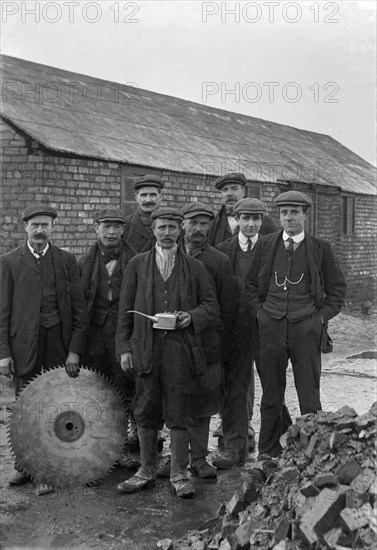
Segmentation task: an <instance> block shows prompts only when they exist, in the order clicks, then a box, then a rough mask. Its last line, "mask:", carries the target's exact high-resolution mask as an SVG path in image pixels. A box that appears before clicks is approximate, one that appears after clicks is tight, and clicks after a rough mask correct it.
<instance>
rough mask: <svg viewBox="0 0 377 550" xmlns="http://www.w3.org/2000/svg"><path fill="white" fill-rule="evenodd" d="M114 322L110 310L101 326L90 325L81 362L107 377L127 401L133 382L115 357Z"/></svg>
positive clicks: (130, 374) (130, 375)
mask: <svg viewBox="0 0 377 550" xmlns="http://www.w3.org/2000/svg"><path fill="white" fill-rule="evenodd" d="M116 324H117V316H115V315H113V314H112V313H111V312H110V313H109V315H108V316H107V318H106V321H105V323H104V325H103V326H102V327H97V326H95V325H93V324H91V325H90V328H89V333H88V339H87V342H86V350H85V355H84V358H83V364H84V365H85V366H88V367H90V368H92V369H95V370H97V371H98V372H100V373H102V374H104V375H105V376H106V377H107V378H109V380H111V381H112V382H113V384H114V385H115V386H116V387H117V388H118V390H119V392H120V393H121V395H122V397H123V398H124V399H125V400H126V402H129V401H130V400H131V399H132V397H133V394H134V389H135V383H134V378H133V375H132V373H128V372H127V373H125V372H124V371H123V370H122V368H121V366H120V363H119V362H118V360H117V357H116V353H115V332H116Z"/></svg>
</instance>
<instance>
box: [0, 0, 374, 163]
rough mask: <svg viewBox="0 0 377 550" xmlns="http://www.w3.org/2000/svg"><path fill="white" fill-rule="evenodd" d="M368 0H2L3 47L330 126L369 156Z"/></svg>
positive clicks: (191, 96) (283, 118)
mask: <svg viewBox="0 0 377 550" xmlns="http://www.w3.org/2000/svg"><path fill="white" fill-rule="evenodd" d="M376 4H377V3H376V2H375V1H374V0H366V1H352V0H341V1H339V0H338V1H337V2H328V1H314V0H299V1H296V2H291V1H256V2H252V1H250V2H249V1H242V2H208V1H201V0H192V1H185V0H182V1H177V0H174V1H173V0H170V1H169V0H168V1H159V0H153V1H136V2H126V1H115V0H102V1H97V2H92V1H89V0H62V1H56V2H54V1H48V0H43V1H39V2H35V1H33V0H25V1H18V0H15V1H13V0H12V1H7V0H3V1H2V4H1V11H2V13H1V31H2V39H1V49H2V53H3V54H6V55H11V56H14V57H19V58H22V59H27V60H30V61H34V62H36V63H41V64H45V65H51V66H54V67H59V68H62V69H66V70H69V71H72V72H78V73H81V74H85V75H91V76H95V77H97V78H103V79H105V80H111V81H115V82H119V83H122V84H131V85H132V86H134V87H135V89H137V88H143V89H147V90H151V91H154V92H158V93H162V94H166V95H170V96H176V97H180V98H183V99H188V100H191V101H195V102H197V103H204V104H206V105H208V106H211V107H216V108H219V109H224V110H227V111H234V112H239V113H243V114H245V115H250V116H253V117H257V118H262V119H266V120H270V121H273V122H278V123H281V124H286V125H289V126H294V127H296V128H301V129H305V130H309V131H313V132H318V133H322V134H328V135H330V136H331V137H333V138H334V139H336V140H338V141H340V142H341V143H342V144H343V145H345V146H346V147H348V148H349V149H351V150H353V151H354V152H355V153H357V154H358V155H360V156H361V157H362V158H364V159H365V160H367V161H368V162H370V163H372V164H374V165H376V151H377V147H376Z"/></svg>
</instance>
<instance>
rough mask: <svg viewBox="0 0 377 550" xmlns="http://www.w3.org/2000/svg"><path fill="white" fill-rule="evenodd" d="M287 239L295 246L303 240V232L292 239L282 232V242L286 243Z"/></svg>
mask: <svg viewBox="0 0 377 550" xmlns="http://www.w3.org/2000/svg"><path fill="white" fill-rule="evenodd" d="M289 238H292V239H293V242H295V243H296V244H298V243H301V242H302V241H303V240H304V239H305V231H302V232H301V233H299V234H298V235H293V237H291V236H290V235H288V233H286V232H285V231H283V241H286V240H287V239H289Z"/></svg>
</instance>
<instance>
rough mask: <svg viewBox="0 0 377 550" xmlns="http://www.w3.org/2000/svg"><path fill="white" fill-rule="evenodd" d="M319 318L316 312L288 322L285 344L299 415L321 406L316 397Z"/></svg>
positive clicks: (319, 354) (320, 327)
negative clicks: (302, 318) (286, 341)
mask: <svg viewBox="0 0 377 550" xmlns="http://www.w3.org/2000/svg"><path fill="white" fill-rule="evenodd" d="M321 329H322V321H321V318H320V317H319V316H318V315H312V316H311V317H309V318H308V319H304V320H303V321H299V322H297V323H288V347H289V355H290V358H291V362H292V369H293V375H294V380H295V386H296V391H297V395H298V400H299V404H300V412H301V414H307V413H316V412H317V411H320V410H321V409H322V406H321V400H320V378H321V351H320V338H321Z"/></svg>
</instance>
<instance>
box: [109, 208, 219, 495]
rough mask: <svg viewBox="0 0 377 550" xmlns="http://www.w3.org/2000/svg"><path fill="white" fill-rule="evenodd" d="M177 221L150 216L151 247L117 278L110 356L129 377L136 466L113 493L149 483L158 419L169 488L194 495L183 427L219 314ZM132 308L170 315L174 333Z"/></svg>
mask: <svg viewBox="0 0 377 550" xmlns="http://www.w3.org/2000/svg"><path fill="white" fill-rule="evenodd" d="M181 223H182V214H181V213H180V212H179V211H178V210H175V209H173V208H167V207H165V208H158V209H157V210H155V211H154V212H153V213H152V229H153V232H154V234H155V236H156V245H155V247H154V248H153V249H152V250H150V251H148V252H144V253H143V254H138V255H137V256H135V257H134V258H132V259H131V261H130V262H129V264H128V266H127V269H126V272H125V275H124V279H123V284H122V290H121V296H120V305H119V320H118V328H117V352H118V354H119V355H120V358H121V365H122V368H123V369H124V370H127V369H131V370H132V371H133V372H134V373H135V379H136V395H135V399H134V414H135V419H136V422H137V426H138V434H139V441H140V456H141V467H140V469H139V470H138V471H137V473H136V474H135V475H134V476H133V477H131V478H130V479H128V480H126V481H124V482H122V483H121V484H120V485H119V486H118V490H119V491H120V492H126V493H132V492H135V491H138V490H140V489H142V488H144V487H147V486H148V485H151V484H153V483H154V482H155V479H156V470H157V454H156V442H157V430H158V429H161V427H162V425H163V419H165V423H166V426H167V427H168V428H169V429H170V439H171V473H170V482H171V484H172V487H173V488H174V490H175V492H176V494H177V495H178V496H180V497H189V496H192V495H193V494H194V487H193V484H192V481H191V480H190V478H189V477H188V475H187V465H188V459H189V448H188V444H189V435H188V428H189V427H190V426H192V424H193V422H192V418H191V403H190V400H191V396H192V389H193V387H195V385H196V383H197V380H198V379H200V377H201V376H202V374H203V373H204V372H205V368H206V358H205V353H204V349H203V346H202V341H201V334H202V332H203V331H204V329H205V328H206V327H207V326H208V325H210V324H213V323H217V319H218V316H219V314H220V312H219V306H218V303H217V300H216V297H215V294H214V292H213V289H212V286H211V283H210V280H209V277H208V275H207V272H206V270H205V268H204V266H203V265H202V264H201V262H199V261H197V260H196V259H194V258H192V257H191V256H189V255H187V254H184V253H182V252H181V251H180V250H177V239H178V236H179V233H180V229H181ZM131 310H132V311H134V310H136V311H138V312H140V313H142V314H144V315H149V316H152V317H153V316H154V315H155V314H157V313H164V312H168V313H169V312H170V313H176V324H175V325H174V327H175V328H174V327H172V329H173V330H164V329H160V328H158V327H157V328H156V327H154V326H152V322H151V320H150V319H148V318H147V317H145V316H143V315H139V314H137V313H130V311H131ZM155 324H156V323H154V325H155Z"/></svg>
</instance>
